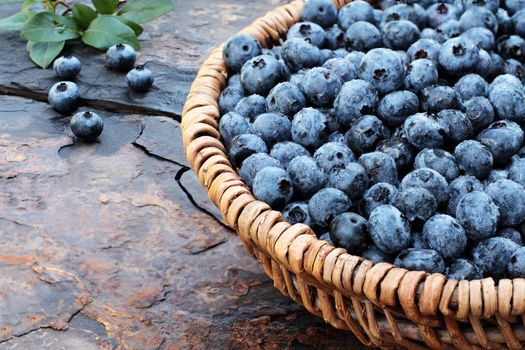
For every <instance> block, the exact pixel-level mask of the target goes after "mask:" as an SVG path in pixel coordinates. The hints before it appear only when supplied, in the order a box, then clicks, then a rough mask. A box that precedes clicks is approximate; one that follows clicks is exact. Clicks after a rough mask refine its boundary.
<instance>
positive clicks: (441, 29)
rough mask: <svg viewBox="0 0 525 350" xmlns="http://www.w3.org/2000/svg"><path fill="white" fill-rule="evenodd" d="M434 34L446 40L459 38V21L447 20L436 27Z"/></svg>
mask: <svg viewBox="0 0 525 350" xmlns="http://www.w3.org/2000/svg"><path fill="white" fill-rule="evenodd" d="M436 32H438V33H439V34H441V35H442V36H444V37H445V38H446V39H447V40H448V39H450V38H455V37H457V36H459V35H460V34H461V32H462V30H461V25H460V23H459V21H457V20H455V19H449V20H448V21H446V22H443V23H441V24H440V25H438V26H437V28H436Z"/></svg>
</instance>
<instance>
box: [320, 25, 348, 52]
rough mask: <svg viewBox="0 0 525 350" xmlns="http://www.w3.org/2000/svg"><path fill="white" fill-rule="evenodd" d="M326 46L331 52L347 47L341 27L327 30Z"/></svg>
mask: <svg viewBox="0 0 525 350" xmlns="http://www.w3.org/2000/svg"><path fill="white" fill-rule="evenodd" d="M325 45H326V47H327V48H329V49H331V50H337V49H341V48H344V47H345V32H343V31H342V30H341V28H339V26H336V25H335V26H333V27H330V28H328V29H327V30H326V41H325Z"/></svg>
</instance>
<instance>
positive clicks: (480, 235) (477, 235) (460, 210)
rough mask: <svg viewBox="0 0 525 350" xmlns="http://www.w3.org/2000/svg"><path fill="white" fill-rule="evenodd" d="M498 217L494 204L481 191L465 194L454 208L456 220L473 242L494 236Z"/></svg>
mask: <svg viewBox="0 0 525 350" xmlns="http://www.w3.org/2000/svg"><path fill="white" fill-rule="evenodd" d="M499 216H500V214H499V210H498V207H497V206H496V204H494V202H493V201H492V199H491V198H490V196H489V195H488V194H486V193H485V192H481V191H473V192H470V193H468V194H466V195H465V196H464V197H463V198H462V199H461V200H460V201H459V203H458V205H457V207H456V218H457V219H458V221H459V223H460V224H461V225H462V226H463V227H464V228H465V230H466V231H467V234H468V236H469V238H470V239H471V240H473V241H474V242H479V241H482V240H484V239H487V238H490V237H492V236H494V234H495V233H496V227H497V225H498V220H499Z"/></svg>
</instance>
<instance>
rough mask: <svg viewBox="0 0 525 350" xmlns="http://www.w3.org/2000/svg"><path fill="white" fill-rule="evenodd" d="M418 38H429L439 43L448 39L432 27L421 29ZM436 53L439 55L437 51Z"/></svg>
mask: <svg viewBox="0 0 525 350" xmlns="http://www.w3.org/2000/svg"><path fill="white" fill-rule="evenodd" d="M419 38H420V40H421V39H431V40H434V41H436V42H437V43H439V44H442V43H444V42H445V41H447V40H448V39H449V38H447V37H446V36H445V35H444V34H442V33H438V32H437V31H436V30H435V29H432V28H425V29H423V30H422V31H421V33H420V34H419ZM414 44H415V43H414ZM438 55H439V52H438Z"/></svg>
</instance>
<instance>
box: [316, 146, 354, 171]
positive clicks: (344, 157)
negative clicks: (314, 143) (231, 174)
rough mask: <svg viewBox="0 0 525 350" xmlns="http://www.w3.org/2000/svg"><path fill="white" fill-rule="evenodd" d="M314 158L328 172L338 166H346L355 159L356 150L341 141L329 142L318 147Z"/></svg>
mask: <svg viewBox="0 0 525 350" xmlns="http://www.w3.org/2000/svg"><path fill="white" fill-rule="evenodd" d="M314 158H315V160H316V161H317V164H318V165H319V167H320V168H321V169H323V170H324V171H325V172H326V173H329V172H331V171H332V170H334V169H336V168H344V167H345V166H346V165H347V164H348V163H350V162H354V161H355V156H354V152H352V150H351V149H350V148H348V146H346V145H345V144H343V143H339V142H327V143H325V144H324V145H322V146H321V147H319V148H318V149H317V151H315V153H314Z"/></svg>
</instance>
